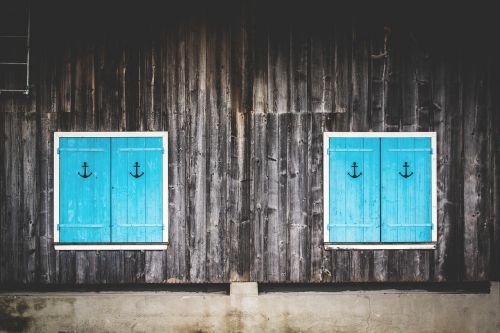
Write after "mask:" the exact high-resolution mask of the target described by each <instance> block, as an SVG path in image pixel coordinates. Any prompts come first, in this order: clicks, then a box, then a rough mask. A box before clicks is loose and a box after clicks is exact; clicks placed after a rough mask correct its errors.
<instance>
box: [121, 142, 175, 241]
mask: <svg viewBox="0 0 500 333" xmlns="http://www.w3.org/2000/svg"><path fill="white" fill-rule="evenodd" d="M111 145H112V230H113V232H112V241H113V242H161V241H162V230H163V219H162V216H163V209H167V207H163V205H162V204H163V195H162V193H163V192H162V189H163V179H162V177H163V176H162V157H163V153H164V152H163V144H162V138H113V139H112V141H111ZM136 163H137V164H136ZM134 176H137V177H134Z"/></svg>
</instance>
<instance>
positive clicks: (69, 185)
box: [57, 138, 110, 243]
mask: <svg viewBox="0 0 500 333" xmlns="http://www.w3.org/2000/svg"><path fill="white" fill-rule="evenodd" d="M58 154H59V225H58V226H57V227H58V228H59V241H60V242H62V243H68V242H69V243H101V242H109V241H110V140H109V138H60V141H59V150H58Z"/></svg>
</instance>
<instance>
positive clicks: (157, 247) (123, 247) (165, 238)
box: [53, 132, 168, 251]
mask: <svg viewBox="0 0 500 333" xmlns="http://www.w3.org/2000/svg"><path fill="white" fill-rule="evenodd" d="M150 137H156V138H157V137H161V138H162V145H163V151H164V153H163V156H162V173H163V174H162V176H163V177H162V179H163V184H162V191H163V217H162V218H163V234H162V242H161V243H152V244H147V243H145V244H135V243H132V244H124V243H116V244H114V243H104V244H88V245H87V244H59V230H58V229H57V225H58V224H59V199H60V193H59V154H58V153H57V152H58V150H59V141H60V138H150ZM53 227H54V242H55V245H54V248H55V249H56V250H67V251H75V250H76V251H78V250H97V251H99V250H165V249H167V247H168V132H54V225H53Z"/></svg>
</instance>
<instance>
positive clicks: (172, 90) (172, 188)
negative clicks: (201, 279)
mask: <svg viewBox="0 0 500 333" xmlns="http://www.w3.org/2000/svg"><path fill="white" fill-rule="evenodd" d="M166 38H167V41H166V46H165V47H166V50H165V54H164V56H165V57H166V60H165V61H166V62H165V63H166V70H167V78H166V80H167V81H166V87H165V88H164V89H167V93H168V95H167V110H168V118H169V124H170V128H169V137H168V138H169V149H168V154H169V156H168V160H169V214H168V216H169V222H168V223H169V224H168V225H169V243H170V246H169V249H168V250H167V277H168V279H169V280H170V281H172V282H174V281H188V280H189V263H190V258H189V251H188V246H189V240H190V239H191V236H190V234H189V233H188V228H187V210H186V209H187V207H186V206H187V202H186V198H187V187H186V180H187V178H186V175H187V174H186V173H187V171H186V161H187V155H186V154H187V149H188V147H187V140H186V138H187V133H188V127H187V126H188V123H187V114H188V113H187V111H188V106H187V104H186V102H187V96H186V91H187V69H186V47H187V31H186V26H185V24H183V23H180V22H177V23H176V24H174V25H172V26H169V27H168V31H167V36H166Z"/></svg>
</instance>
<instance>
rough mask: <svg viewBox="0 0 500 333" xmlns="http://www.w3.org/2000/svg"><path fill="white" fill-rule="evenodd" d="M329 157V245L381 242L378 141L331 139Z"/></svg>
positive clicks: (371, 139) (369, 139)
mask: <svg viewBox="0 0 500 333" xmlns="http://www.w3.org/2000/svg"><path fill="white" fill-rule="evenodd" d="M328 158H329V164H330V166H329V168H330V170H329V182H330V188H329V197H330V204H329V209H330V213H329V215H330V216H329V219H330V220H329V225H328V228H329V235H330V236H329V238H330V242H378V241H380V139H378V138H330V140H329V147H328ZM354 163H356V165H354ZM354 169H356V173H354ZM349 174H350V175H349ZM354 176H357V177H356V178H354Z"/></svg>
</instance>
